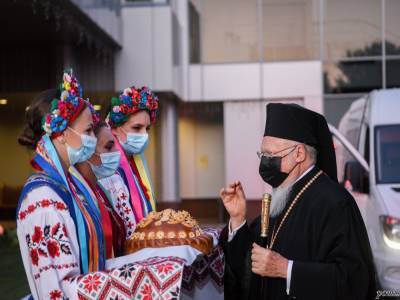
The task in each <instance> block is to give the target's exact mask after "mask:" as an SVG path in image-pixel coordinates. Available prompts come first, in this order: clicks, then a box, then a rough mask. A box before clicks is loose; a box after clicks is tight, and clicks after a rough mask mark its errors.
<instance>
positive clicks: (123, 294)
mask: <svg viewBox="0 0 400 300" xmlns="http://www.w3.org/2000/svg"><path fill="white" fill-rule="evenodd" d="M183 268H184V260H181V259H179V258H176V257H162V258H161V257H154V258H150V259H147V260H145V261H140V262H136V263H129V264H127V265H125V266H123V267H121V268H117V269H112V270H111V271H108V272H96V273H91V274H87V275H84V277H82V278H81V280H80V281H79V283H78V299H82V300H89V299H90V300H92V299H93V300H94V299H143V300H144V299H147V300H150V299H170V300H177V299H179V296H180V284H181V279H182V273H183ZM159 269H160V270H162V272H163V273H162V274H160V273H159V272H158V270H159ZM165 272H167V273H168V274H166V273H165Z"/></svg>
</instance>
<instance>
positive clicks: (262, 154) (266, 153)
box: [257, 144, 300, 159]
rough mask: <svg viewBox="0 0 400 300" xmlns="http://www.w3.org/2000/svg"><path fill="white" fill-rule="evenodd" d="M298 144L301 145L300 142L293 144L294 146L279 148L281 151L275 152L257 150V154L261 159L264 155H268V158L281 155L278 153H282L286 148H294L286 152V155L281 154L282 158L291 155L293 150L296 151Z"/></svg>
mask: <svg viewBox="0 0 400 300" xmlns="http://www.w3.org/2000/svg"><path fill="white" fill-rule="evenodd" d="M298 145H300V144H296V145H293V146H290V147H287V148H284V149H282V150H279V151H277V152H274V153H271V152H261V151H257V156H258V158H259V159H261V158H263V156H264V157H267V158H270V157H274V156H279V155H277V154H279V153H282V152H283V151H286V150H289V149H292V148H293V149H292V150H290V151H289V152H288V153H286V154H285V155H282V156H280V157H281V158H283V157H285V156H286V155H289V154H290V153H292V152H293V151H294V149H296V147H297V146H298Z"/></svg>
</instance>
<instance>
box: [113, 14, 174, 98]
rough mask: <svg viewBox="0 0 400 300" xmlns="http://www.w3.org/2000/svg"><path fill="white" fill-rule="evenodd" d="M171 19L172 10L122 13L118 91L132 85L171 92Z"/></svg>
mask: <svg viewBox="0 0 400 300" xmlns="http://www.w3.org/2000/svg"><path fill="white" fill-rule="evenodd" d="M171 18H172V16H171V8H170V7H169V6H157V7H153V8H152V7H149V6H143V7H129V6H128V7H124V8H123V9H122V10H121V45H122V50H121V51H120V52H119V53H118V54H117V56H116V76H115V79H116V80H115V88H116V90H122V89H124V88H125V87H127V86H131V85H135V86H143V85H147V86H149V87H150V88H152V89H153V90H156V91H171V90H172V86H173V85H172V38H171V37H172V19H171Z"/></svg>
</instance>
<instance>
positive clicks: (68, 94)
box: [42, 70, 100, 138]
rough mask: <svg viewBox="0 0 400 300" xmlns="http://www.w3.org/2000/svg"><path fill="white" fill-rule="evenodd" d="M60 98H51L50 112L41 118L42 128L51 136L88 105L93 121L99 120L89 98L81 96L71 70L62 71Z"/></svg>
mask: <svg viewBox="0 0 400 300" xmlns="http://www.w3.org/2000/svg"><path fill="white" fill-rule="evenodd" d="M60 90H61V96H60V99H53V101H52V102H51V106H50V113H48V114H47V115H45V116H44V117H43V120H42V128H43V130H44V131H45V132H46V134H47V135H49V136H51V137H53V138H54V137H57V136H60V135H61V134H62V133H63V132H64V130H65V129H67V127H68V126H69V125H70V124H71V123H72V122H73V121H74V120H75V119H76V118H77V117H78V116H79V113H80V112H81V111H82V110H83V109H84V108H86V107H89V109H90V111H91V113H92V117H93V122H94V123H95V124H96V123H98V122H99V120H100V118H99V115H98V114H97V113H96V111H95V110H94V108H93V106H92V104H91V103H90V102H89V99H83V98H82V94H83V92H82V87H81V85H80V84H79V82H78V80H77V79H76V77H74V76H73V75H72V70H68V71H64V74H63V82H62V83H61V85H60Z"/></svg>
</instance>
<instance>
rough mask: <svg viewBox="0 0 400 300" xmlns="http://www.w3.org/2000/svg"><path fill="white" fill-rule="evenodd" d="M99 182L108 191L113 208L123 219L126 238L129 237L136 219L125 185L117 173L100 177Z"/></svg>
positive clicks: (134, 226)
mask: <svg viewBox="0 0 400 300" xmlns="http://www.w3.org/2000/svg"><path fill="white" fill-rule="evenodd" d="M100 184H101V185H102V186H103V187H104V188H105V189H106V190H107V191H108V192H109V194H110V196H111V200H112V205H113V208H114V210H115V211H116V212H117V214H118V215H119V216H120V217H121V218H122V219H123V220H124V225H125V231H126V239H129V238H130V237H131V236H132V234H133V233H134V231H135V228H136V221H135V215H134V212H133V210H132V206H131V204H130V202H129V190H128V188H127V186H126V185H125V183H124V181H123V179H122V178H121V176H120V175H118V174H115V175H113V176H111V177H108V178H104V179H102V180H101V181H100Z"/></svg>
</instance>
